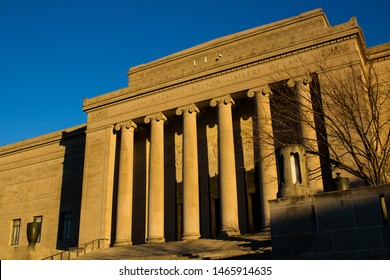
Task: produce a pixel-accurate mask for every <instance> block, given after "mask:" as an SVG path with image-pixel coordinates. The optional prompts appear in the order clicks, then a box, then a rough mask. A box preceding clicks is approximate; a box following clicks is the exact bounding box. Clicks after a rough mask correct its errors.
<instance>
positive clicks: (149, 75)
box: [129, 16, 357, 91]
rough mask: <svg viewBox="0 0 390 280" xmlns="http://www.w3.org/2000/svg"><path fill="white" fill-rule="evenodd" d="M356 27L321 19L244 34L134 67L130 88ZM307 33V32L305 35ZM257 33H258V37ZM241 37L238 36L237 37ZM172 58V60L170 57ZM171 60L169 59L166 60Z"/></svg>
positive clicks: (147, 85) (196, 71)
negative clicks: (192, 51) (331, 24)
mask: <svg viewBox="0 0 390 280" xmlns="http://www.w3.org/2000/svg"><path fill="white" fill-rule="evenodd" d="M355 26H357V23H356V20H352V19H351V21H350V22H347V23H344V24H340V25H336V26H333V27H332V26H328V25H327V23H326V22H325V20H324V18H323V17H322V16H319V17H315V18H309V19H307V20H304V21H301V22H298V23H295V24H291V25H290V26H283V27H281V28H273V29H270V30H261V29H260V30H259V31H257V32H253V33H254V35H252V34H250V35H245V34H244V35H242V38H239V39H235V40H229V42H228V43H224V44H223V45H222V44H218V43H216V44H215V47H214V48H213V49H211V50H210V48H207V50H205V51H202V52H201V53H197V54H194V55H188V56H182V57H180V58H177V59H175V60H173V59H174V57H175V56H174V55H173V56H172V59H171V61H168V62H165V63H156V65H153V62H152V63H151V64H150V66H149V65H148V64H147V65H146V66H145V67H144V68H142V67H135V68H133V69H131V70H130V72H129V79H130V81H131V82H130V83H129V86H130V88H131V89H132V91H133V90H139V89H141V88H146V87H149V86H155V85H158V84H160V83H162V82H166V81H168V80H174V79H178V78H183V77H185V76H188V75H191V74H194V73H198V72H201V71H204V70H207V69H211V68H213V67H219V66H221V65H224V64H230V63H233V62H237V61H241V60H244V59H247V58H251V57H254V56H258V55H263V54H265V53H269V52H270V51H274V50H277V49H281V48H285V47H291V46H292V45H295V44H298V43H302V42H305V41H309V40H312V39H314V38H317V37H321V36H324V35H329V34H332V33H337V32H340V31H344V30H348V29H351V28H353V27H355ZM303 31H304V32H303ZM256 33H257V34H256ZM238 36H239V35H238ZM168 58H169V57H168ZM166 60H168V59H166Z"/></svg>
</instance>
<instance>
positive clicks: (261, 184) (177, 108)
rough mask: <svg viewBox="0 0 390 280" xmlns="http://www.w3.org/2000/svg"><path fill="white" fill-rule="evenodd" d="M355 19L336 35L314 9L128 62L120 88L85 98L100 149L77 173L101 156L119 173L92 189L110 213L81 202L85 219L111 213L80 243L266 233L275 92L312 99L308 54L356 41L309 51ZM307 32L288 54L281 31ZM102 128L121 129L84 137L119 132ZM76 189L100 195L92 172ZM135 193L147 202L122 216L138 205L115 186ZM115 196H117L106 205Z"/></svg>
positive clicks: (312, 161)
mask: <svg viewBox="0 0 390 280" xmlns="http://www.w3.org/2000/svg"><path fill="white" fill-rule="evenodd" d="M354 24H355V23H353V22H352V25H351V24H350V23H349V24H348V25H347V24H343V25H340V26H339V27H338V28H337V29H334V28H333V27H330V26H329V24H328V23H327V20H326V18H325V16H324V14H323V13H322V11H320V10H316V11H312V12H311V13H308V14H304V15H301V16H298V17H296V18H293V19H289V20H288V21H281V22H279V23H277V24H270V25H266V26H263V27H259V28H257V29H253V30H248V31H244V32H242V33H239V34H238V35H237V34H235V35H231V36H227V37H224V38H220V39H218V40H215V41H211V42H208V43H205V44H202V45H199V46H197V47H195V48H192V49H189V50H185V51H182V52H179V53H177V54H174V55H171V56H168V57H166V58H162V59H160V60H157V61H154V62H150V63H147V64H144V65H140V66H136V67H133V68H131V69H130V71H129V73H128V76H129V85H128V87H126V88H123V89H120V90H117V91H114V92H110V93H107V94H104V95H101V96H97V97H94V98H90V99H87V100H85V102H84V106H83V109H84V110H85V112H87V113H88V123H87V143H89V142H94V143H95V142H99V143H101V144H102V145H103V146H105V147H107V149H106V150H103V151H102V150H101V149H97V148H96V149H95V150H94V148H93V147H92V148H90V150H89V157H88V158H87V160H86V162H85V171H86V173H87V174H88V172H89V170H91V172H93V169H94V167H93V163H94V157H96V156H97V155H99V156H100V157H103V158H104V159H103V161H104V162H107V166H115V168H114V171H113V172H114V176H113V177H107V178H112V180H106V181H105V184H103V185H102V186H101V187H100V189H99V192H98V193H99V195H98V197H99V203H103V204H104V205H107V207H106V208H99V209H93V207H83V206H82V213H81V220H83V219H88V217H90V215H91V213H92V212H96V211H98V212H99V211H100V212H101V213H106V214H107V213H108V214H107V221H106V224H104V225H103V224H102V223H100V222H99V223H97V224H99V226H96V227H94V228H93V229H86V228H83V227H81V230H80V242H83V241H87V240H88V239H90V237H92V236H99V237H106V238H109V239H113V240H118V241H117V242H114V243H115V244H117V245H119V244H120V243H121V242H122V241H121V240H125V241H124V244H131V236H132V235H134V234H135V235H137V236H144V241H145V242H150V243H153V242H165V241H170V240H188V239H197V238H200V237H206V238H207V237H211V236H213V234H214V233H213V230H212V228H216V229H218V232H216V235H221V236H233V235H239V234H241V233H247V232H249V231H250V230H253V228H254V227H253V223H257V225H258V226H257V228H260V229H261V228H264V227H269V226H270V212H269V204H268V201H269V200H272V199H275V198H276V197H277V195H278V191H279V190H278V183H277V180H278V174H277V166H276V160H275V148H276V146H275V143H274V141H273V137H274V131H273V130H274V125H275V124H274V123H273V118H274V113H273V111H275V110H276V109H275V108H272V104H271V99H272V98H273V94H272V93H273V91H274V89H273V88H275V87H273V86H272V85H273V84H275V83H278V84H282V85H283V87H284V88H285V89H291V90H294V91H295V92H296V94H297V96H298V97H299V98H300V99H299V101H300V103H301V104H305V103H304V101H305V100H310V98H311V95H310V94H311V93H310V82H311V80H309V78H310V77H311V75H317V72H316V71H317V70H319V69H316V68H315V66H314V63H315V61H316V56H318V55H319V54H323V53H327V52H328V51H331V50H333V49H334V46H333V45H332V44H334V45H337V46H338V48H337V50H338V53H336V54H335V55H336V56H337V57H340V56H348V54H349V49H350V48H352V46H353V44H354V42H353V40H354V39H352V38H351V37H343V38H344V39H342V40H338V41H337V40H336V41H334V42H333V43H332V44H330V45H329V44H324V43H321V42H320V41H318V43H315V44H313V43H312V42H313V38H316V37H318V38H322V37H323V36H324V30H326V29H328V31H327V32H328V33H327V34H333V35H336V34H337V33H338V32H346V33H348V32H350V33H351V34H352V33H353V32H355V31H356V30H354ZM303 26H305V28H306V29H308V30H310V32H311V34H312V35H311V36H310V37H307V36H305V35H302V36H298V37H296V40H295V42H294V49H292V48H291V46H290V43H288V42H286V40H288V38H289V37H288V36H287V35H286V34H295V35H296V34H297V30H299V29H300V28H302V27H303ZM282 35H283V36H282ZM343 36H344V35H343ZM270 38H273V39H272V44H271V43H270V42H271V41H269V39H270ZM309 46H310V47H309ZM295 49H302V51H300V52H297V51H294V50H295ZM330 57H331V58H332V56H330ZM200 61H202V63H200ZM337 61H339V60H335V62H334V63H335V65H336V64H337V63H338V62H337ZM309 70H310V71H309ZM271 88H272V90H271ZM309 103H310V102H309ZM299 110H300V116H301V118H302V119H304V118H306V119H311V120H312V119H313V115H312V114H311V112H310V110H313V108H309V110H307V107H305V106H303V107H301V108H300V109H299ZM129 121H130V125H129V124H128V125H127V126H126V125H125V126H123V125H122V124H123V123H126V122H129ZM313 123H314V121H313ZM110 126H111V127H115V128H116V130H119V129H121V133H118V134H117V136H110V137H108V136H106V138H102V137H100V138H99V137H98V138H94V139H92V137H95V135H97V134H98V132H99V131H103V130H104V131H105V132H106V133H112V135H114V133H115V130H112V131H111V132H109V131H107V127H110ZM124 127H128V128H126V130H123V129H124ZM88 131H91V133H88ZM300 132H301V133H302V135H303V136H305V137H307V138H309V139H311V142H310V143H309V144H310V145H312V146H313V147H314V149H315V148H316V147H318V146H316V145H318V144H317V140H316V137H315V130H314V128H313V127H311V128H310V127H308V126H305V125H304V124H302V126H301V127H300ZM101 135H103V134H102V133H101ZM119 135H120V138H119ZM137 135H138V136H137ZM239 136H241V137H239ZM132 137H134V138H132ZM89 138H91V139H89ZM131 139H136V140H131ZM132 141H135V142H134V143H132ZM119 143H120V145H119ZM136 146H137V147H140V148H141V149H142V153H140V152H139V151H137V149H136V148H134V147H136ZM102 153H103V154H102ZM137 153H138V154H142V156H137ZM95 154H96V156H95ZM131 161H133V164H131V163H130V162H131ZM124 162H127V163H124ZM124 166H125V167H124ZM308 167H309V170H311V169H318V168H319V169H321V165H320V162H319V159H318V157H315V156H313V157H310V158H309V160H308ZM131 168H133V170H130V169H131ZM115 174H117V175H118V177H116V175H115ZM132 174H133V178H131V177H132ZM101 176H104V172H103V173H102V174H101ZM248 176H251V177H250V178H249V180H248ZM124 177H125V178H124ZM115 178H118V180H117V179H115ZM214 179H215V180H217V181H215V180H214ZM95 180H96V178H95ZM214 181H215V182H217V183H216V184H215V183H213V182H214ZM245 182H246V183H245ZM248 182H253V183H250V184H252V185H248ZM83 188H84V189H86V190H87V189H88V190H91V192H89V193H90V195H91V196H92V193H94V192H97V188H96V187H95V186H94V185H92V184H91V183H90V182H89V179H88V176H86V179H85V180H84V187H83ZM131 188H133V192H137V193H139V194H141V195H140V196H137V201H136V202H137V203H138V204H139V205H143V206H144V207H142V208H140V207H137V209H130V208H132V205H133V204H134V201H133V202H131V199H132V196H131V195H130V194H127V195H125V194H123V192H124V191H123V189H125V190H126V191H125V192H131ZM92 189H95V190H92ZM310 191H311V192H313V193H316V192H321V191H323V186H322V180H321V178H319V179H318V180H317V181H315V182H314V181H310ZM113 192H115V193H117V196H116V197H115V196H114V203H111V202H110V199H111V197H112V193H113ZM87 195H88V194H87ZM123 196H126V198H124V197H123ZM93 197H94V196H93ZM133 197H134V196H133ZM250 197H252V198H256V199H258V200H259V201H260V203H259V204H260V205H255V207H253V205H252V202H248V201H247V200H248V198H250ZM94 198H95V199H96V197H94ZM140 201H144V202H143V203H140ZM254 201H255V200H254ZM211 202H212V203H211ZM111 205H112V206H111ZM110 206H111V208H110ZM126 208H127V209H126ZM253 211H257V212H253ZM112 212H114V213H116V218H115V219H113V220H111V218H110V217H112V215H110V214H109V213H112ZM123 213H125V214H123ZM140 213H141V214H140ZM126 215H127V216H126ZM253 217H260V218H256V219H254V218H253ZM81 224H83V222H81ZM114 224H115V227H114V226H113V225H114ZM129 227H132V229H129ZM113 228H115V230H113ZM123 228H126V229H123ZM178 228H179V229H178ZM132 233H133V234H132ZM124 236H126V237H124ZM129 239H130V240H129ZM138 242H140V241H139V240H138Z"/></svg>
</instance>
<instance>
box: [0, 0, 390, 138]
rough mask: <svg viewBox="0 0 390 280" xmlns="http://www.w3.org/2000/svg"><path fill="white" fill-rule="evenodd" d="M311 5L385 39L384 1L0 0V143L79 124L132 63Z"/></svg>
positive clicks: (373, 40)
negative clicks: (88, 104)
mask: <svg viewBox="0 0 390 280" xmlns="http://www.w3.org/2000/svg"><path fill="white" fill-rule="evenodd" d="M315 8H322V9H323V10H324V11H325V13H326V15H327V18H328V20H329V22H330V24H332V25H336V24H339V23H343V22H347V21H348V20H349V19H350V17H351V16H356V17H357V20H358V23H359V25H360V26H361V27H362V28H363V31H364V35H365V38H366V43H367V45H368V46H374V45H378V44H382V43H386V42H390V28H389V27H390V16H389V11H390V1H389V0H372V1H366V0H365V1H363V0H354V1H351V0H345V1H343V0H274V1H261V0H257V1H256V0H235V1H231V0H225V1H219V0H217V1H213V0H208V1H204V0H197V1H191V2H189V1H183V0H182V1H170V0H166V1H149V0H143V1H132V0H127V1H126V0H106V1H101V0H93V1H92V0H34V1H32V0H0V97H1V99H0V146H3V145H6V144H10V143H13V142H17V141H21V140H24V139H28V138H32V137H35V136H39V135H42V134H45V133H50V132H54V131H57V130H61V129H64V128H68V127H72V126H75V125H79V124H83V123H85V122H86V114H85V113H84V112H83V111H82V103H83V97H84V96H85V97H88V98H89V97H93V96H96V95H99V94H103V93H106V92H110V91H113V90H116V89H119V88H122V87H126V86H127V76H126V73H127V71H128V69H129V68H130V67H132V66H136V65H139V64H142V63H146V62H149V61H153V60H155V59H158V58H161V57H164V56H167V55H170V54H173V53H175V52H177V51H180V50H183V49H186V48H189V47H192V46H195V45H198V44H201V43H204V42H207V41H209V40H212V39H215V38H218V37H221V36H224V35H229V34H232V33H236V32H238V31H242V30H246V29H249V28H252V27H256V26H261V25H263V24H267V23H271V22H274V21H277V20H281V19H285V18H289V17H292V16H295V15H298V14H300V13H302V12H306V11H309V10H312V9H315Z"/></svg>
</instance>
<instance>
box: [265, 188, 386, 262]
mask: <svg viewBox="0 0 390 280" xmlns="http://www.w3.org/2000/svg"><path fill="white" fill-rule="evenodd" d="M270 206H271V228H272V251H273V252H272V253H273V258H276V259H364V260H366V259H390V227H389V217H388V213H389V209H390V185H383V186H376V187H364V188H356V189H351V190H344V191H334V192H328V193H322V194H316V195H308V196H301V197H290V198H283V199H277V200H272V201H270Z"/></svg>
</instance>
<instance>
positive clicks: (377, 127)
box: [258, 64, 390, 185]
mask: <svg viewBox="0 0 390 280" xmlns="http://www.w3.org/2000/svg"><path fill="white" fill-rule="evenodd" d="M317 69H318V71H316V73H320V74H319V75H317V74H311V75H308V76H307V78H305V79H303V80H302V83H303V84H304V85H310V94H309V95H302V94H301V95H299V94H297V93H296V91H294V90H293V89H291V88H289V87H288V86H287V81H286V80H285V81H283V82H278V83H274V84H273V85H272V90H273V92H274V94H273V95H272V97H271V109H272V124H273V135H268V137H267V139H258V140H259V141H264V142H267V141H269V142H270V143H275V146H276V147H279V146H283V145H286V144H292V143H299V144H303V145H304V146H305V147H306V150H307V152H308V153H309V154H313V155H318V156H319V157H320V159H321V165H322V166H325V165H326V163H327V164H328V166H330V167H331V169H332V170H334V169H335V168H337V169H339V170H344V171H346V172H347V173H350V174H352V175H354V176H356V177H358V178H360V179H361V180H363V181H364V183H365V184H366V185H381V184H385V183H390V87H389V80H388V79H387V81H386V80H385V79H382V78H381V77H380V76H379V75H378V73H377V71H375V69H374V67H373V65H371V64H369V65H368V66H367V67H366V68H363V67H361V66H360V64H357V65H349V66H348V67H344V68H342V69H337V70H327V69H326V68H325V67H324V66H322V67H321V66H318V67H317ZM304 126H306V127H310V128H311V129H312V130H313V131H314V133H312V134H305V133H303V131H302V127H304ZM259 127H260V129H261V126H259ZM263 134H264V133H263ZM270 140H272V141H270ZM322 163H324V164H322ZM317 171H320V170H317Z"/></svg>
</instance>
